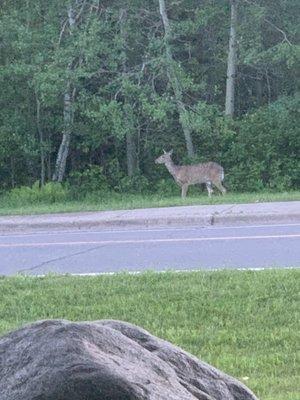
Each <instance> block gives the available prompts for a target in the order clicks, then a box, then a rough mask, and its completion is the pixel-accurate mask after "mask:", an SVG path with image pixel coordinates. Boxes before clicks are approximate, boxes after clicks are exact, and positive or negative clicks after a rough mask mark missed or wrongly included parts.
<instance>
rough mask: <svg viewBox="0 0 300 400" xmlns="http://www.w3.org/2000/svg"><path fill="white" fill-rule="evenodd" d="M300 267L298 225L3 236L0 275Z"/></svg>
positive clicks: (68, 232) (0, 236) (0, 246)
mask: <svg viewBox="0 0 300 400" xmlns="http://www.w3.org/2000/svg"><path fill="white" fill-rule="evenodd" d="M272 267H281V268H286V267H300V225H299V224H288V225H268V226H266V225H262V226H235V227H181V228H157V229H147V228H145V229H124V230H102V231H85V232H82V231H78V230H77V231H65V232H38V233H30V234H6V235H0V274H1V275H12V274H16V273H26V274H45V273H49V272H56V273H76V274H87V273H101V272H116V271H125V270H126V271H142V270H149V269H155V270H168V269H176V270H189V269H217V268H272Z"/></svg>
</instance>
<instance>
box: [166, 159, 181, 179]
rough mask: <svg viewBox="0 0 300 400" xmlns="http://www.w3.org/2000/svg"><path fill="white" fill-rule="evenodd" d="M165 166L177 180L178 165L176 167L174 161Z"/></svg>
mask: <svg viewBox="0 0 300 400" xmlns="http://www.w3.org/2000/svg"><path fill="white" fill-rule="evenodd" d="M165 166H166V168H167V170H168V171H169V172H170V174H171V175H172V176H173V178H174V179H175V180H176V176H177V169H178V167H177V165H175V164H174V163H173V161H172V160H170V161H168V162H166V163H165Z"/></svg>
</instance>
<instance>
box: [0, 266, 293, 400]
mask: <svg viewBox="0 0 300 400" xmlns="http://www.w3.org/2000/svg"><path fill="white" fill-rule="evenodd" d="M299 292H300V270H296V269H293V270H269V271H256V272H254V271H219V272H191V273H171V272H168V273H160V274H158V273H154V272H149V273H145V274H141V275H129V274H117V275H114V276H98V277H71V276H51V275H49V276H47V277H45V278H33V277H22V276H18V277H7V278H4V277H3V278H0V334H4V333H5V332H8V331H9V330H11V329H14V328H17V327H19V326H21V325H23V324H24V323H27V322H30V321H35V320H38V319H46V318H66V319H69V320H97V319H102V318H112V319H120V320H124V321H128V322H132V323H134V324H137V325H139V326H142V327H144V328H145V329H147V330H149V331H150V332H151V333H153V334H155V335H157V336H159V337H162V338H164V339H166V340H169V341H171V342H172V343H174V344H177V345H178V346H180V347H182V348H184V349H185V350H187V351H189V352H191V353H193V354H194V355H196V356H198V357H199V358H201V359H203V360H204V361H207V362H208V363H211V364H212V365H214V366H216V367H218V368H220V369H221V370H223V371H225V372H227V373H229V374H231V375H234V376H236V377H237V378H239V379H240V380H244V382H245V383H246V384H247V386H249V387H250V388H251V389H252V390H253V391H254V392H255V393H256V394H257V395H258V396H259V397H260V399H261V400H297V399H300V395H299V393H300V385H299V383H300V380H299V372H300V371H299V359H298V364H297V352H296V350H297V345H298V348H299V332H300V323H299V322H300V315H299V314H300V310H299V307H300V302H299V301H300V299H299ZM298 356H299V353H298Z"/></svg>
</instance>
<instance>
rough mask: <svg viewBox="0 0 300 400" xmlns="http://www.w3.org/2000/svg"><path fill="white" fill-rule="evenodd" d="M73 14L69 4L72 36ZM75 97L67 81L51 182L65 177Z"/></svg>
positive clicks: (59, 180) (69, 67)
mask: <svg viewBox="0 0 300 400" xmlns="http://www.w3.org/2000/svg"><path fill="white" fill-rule="evenodd" d="M73 14H74V12H73V8H72V5H71V3H70V4H69V8H68V22H69V27H70V34H72V29H73V27H74V25H75V18H74V15H73ZM71 70H72V63H70V64H69V65H68V71H71ZM74 97H75V89H72V84H71V82H70V79H68V80H67V84H66V91H65V93H64V111H63V118H64V130H63V137H62V141H61V144H60V147H59V150H58V153H57V158H56V163H55V170H54V173H53V177H52V180H53V181H57V182H62V181H63V179H64V176H65V171H66V163H67V157H68V154H69V148H70V141H71V134H72V125H73V119H74V110H73V102H74Z"/></svg>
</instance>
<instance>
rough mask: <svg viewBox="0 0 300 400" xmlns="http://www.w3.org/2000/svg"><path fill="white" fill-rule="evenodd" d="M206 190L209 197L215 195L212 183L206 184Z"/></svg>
mask: <svg viewBox="0 0 300 400" xmlns="http://www.w3.org/2000/svg"><path fill="white" fill-rule="evenodd" d="M206 189H207V192H208V197H211V194H212V193H213V189H212V186H211V182H206Z"/></svg>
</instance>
